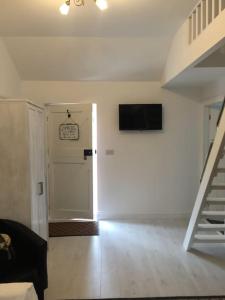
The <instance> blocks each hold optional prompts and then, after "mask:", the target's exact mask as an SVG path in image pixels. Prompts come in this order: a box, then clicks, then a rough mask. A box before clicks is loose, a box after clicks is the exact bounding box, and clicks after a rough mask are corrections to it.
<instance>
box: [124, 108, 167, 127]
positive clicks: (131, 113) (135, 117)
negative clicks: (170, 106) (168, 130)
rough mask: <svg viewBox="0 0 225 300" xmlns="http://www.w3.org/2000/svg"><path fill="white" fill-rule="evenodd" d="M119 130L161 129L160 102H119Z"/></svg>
mask: <svg viewBox="0 0 225 300" xmlns="http://www.w3.org/2000/svg"><path fill="white" fill-rule="evenodd" d="M119 129H120V130H162V104H120V105H119Z"/></svg>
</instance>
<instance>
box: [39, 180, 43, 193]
mask: <svg viewBox="0 0 225 300" xmlns="http://www.w3.org/2000/svg"><path fill="white" fill-rule="evenodd" d="M38 187H39V192H38V195H39V196H41V195H43V194H44V182H43V181H41V182H38Z"/></svg>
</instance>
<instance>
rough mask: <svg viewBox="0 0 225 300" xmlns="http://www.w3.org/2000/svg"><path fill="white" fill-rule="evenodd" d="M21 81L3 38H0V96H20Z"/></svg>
mask: <svg viewBox="0 0 225 300" xmlns="http://www.w3.org/2000/svg"><path fill="white" fill-rule="evenodd" d="M20 88H21V82H20V78H19V75H18V73H17V70H16V68H15V66H14V63H13V61H12V59H11V57H10V56H9V54H8V51H7V49H6V47H5V44H4V42H3V40H2V39H1V38H0V98H10V97H19V96H20V92H21V91H20Z"/></svg>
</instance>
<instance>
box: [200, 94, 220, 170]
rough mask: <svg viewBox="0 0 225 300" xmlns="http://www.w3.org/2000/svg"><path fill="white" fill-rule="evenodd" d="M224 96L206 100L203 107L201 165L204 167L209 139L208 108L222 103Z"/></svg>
mask: <svg viewBox="0 0 225 300" xmlns="http://www.w3.org/2000/svg"><path fill="white" fill-rule="evenodd" d="M223 100H224V95H221V96H218V97H215V98H212V99H211V100H207V101H206V102H205V103H204V104H203V105H204V106H203V155H202V163H203V165H204V162H205V158H206V156H207V154H208V139H209V108H210V107H213V106H214V105H216V104H217V103H223Z"/></svg>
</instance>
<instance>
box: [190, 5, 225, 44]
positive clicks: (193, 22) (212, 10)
mask: <svg viewBox="0 0 225 300" xmlns="http://www.w3.org/2000/svg"><path fill="white" fill-rule="evenodd" d="M224 9H225V0H200V1H199V2H198V4H197V5H196V6H195V8H194V9H193V11H192V13H191V14H190V16H189V43H190V44H191V43H192V42H193V41H194V40H196V38H197V37H198V36H199V35H200V34H201V33H202V32H203V31H204V30H205V29H206V28H207V27H208V26H209V24H210V23H212V21H213V20H214V19H215V18H216V17H217V16H219V15H220V14H221V12H222V11H223V10H224Z"/></svg>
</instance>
